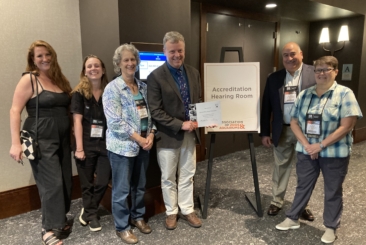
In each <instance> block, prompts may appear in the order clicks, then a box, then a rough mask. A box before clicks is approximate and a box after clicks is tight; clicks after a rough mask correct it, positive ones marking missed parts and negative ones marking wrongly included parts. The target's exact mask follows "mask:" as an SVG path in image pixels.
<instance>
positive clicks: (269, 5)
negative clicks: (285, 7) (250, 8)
mask: <svg viewBox="0 0 366 245" xmlns="http://www.w3.org/2000/svg"><path fill="white" fill-rule="evenodd" d="M275 7H277V4H275V3H269V4H267V5H266V8H268V9H270V8H275Z"/></svg>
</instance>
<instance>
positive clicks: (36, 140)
mask: <svg viewBox="0 0 366 245" xmlns="http://www.w3.org/2000/svg"><path fill="white" fill-rule="evenodd" d="M29 74H30V79H31V83H32V86H33V78H32V74H33V73H32V72H29ZM35 77H36V132H35V139H34V141H35V143H36V145H37V146H38V100H39V98H38V79H37V76H36V75H35Z"/></svg>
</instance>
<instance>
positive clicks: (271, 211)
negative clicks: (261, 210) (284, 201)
mask: <svg viewBox="0 0 366 245" xmlns="http://www.w3.org/2000/svg"><path fill="white" fill-rule="evenodd" d="M281 209H282V208H280V207H277V206H276V205H273V204H271V205H270V206H269V208H268V212H267V214H268V215H271V216H275V215H277V214H278V213H279V212H280V210H281Z"/></svg>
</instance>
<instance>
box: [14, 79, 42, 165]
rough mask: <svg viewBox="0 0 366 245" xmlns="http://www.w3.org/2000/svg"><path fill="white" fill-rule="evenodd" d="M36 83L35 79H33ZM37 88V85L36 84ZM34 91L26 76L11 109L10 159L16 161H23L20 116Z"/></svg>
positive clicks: (21, 81)
mask: <svg viewBox="0 0 366 245" xmlns="http://www.w3.org/2000/svg"><path fill="white" fill-rule="evenodd" d="M33 81H35V79H33ZM35 86H37V84H35ZM32 95H33V90H32V84H31V82H30V76H29V74H26V75H24V76H23V77H22V78H21V79H20V81H19V82H18V85H17V86H16V88H15V91H14V96H13V102H12V105H11V108H10V133H11V148H10V157H11V158H13V159H14V160H15V161H20V160H21V159H22V146H21V144H20V133H19V132H20V122H21V120H20V116H21V113H22V111H23V109H24V107H25V105H26V103H27V101H28V100H29V99H30V98H32Z"/></svg>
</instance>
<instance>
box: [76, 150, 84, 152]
mask: <svg viewBox="0 0 366 245" xmlns="http://www.w3.org/2000/svg"><path fill="white" fill-rule="evenodd" d="M83 151H84V150H81V151H75V152H83Z"/></svg>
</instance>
